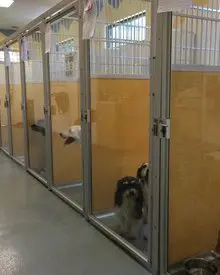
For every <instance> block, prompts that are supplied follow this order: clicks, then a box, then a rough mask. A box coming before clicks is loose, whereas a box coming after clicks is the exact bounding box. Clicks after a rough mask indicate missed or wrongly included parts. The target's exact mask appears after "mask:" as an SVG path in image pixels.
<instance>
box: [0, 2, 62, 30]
mask: <svg viewBox="0 0 220 275" xmlns="http://www.w3.org/2000/svg"><path fill="white" fill-rule="evenodd" d="M60 1H61V0H14V3H13V4H12V5H11V6H10V7H9V8H0V29H12V28H13V27H12V26H17V27H22V26H24V25H26V24H27V23H29V22H30V21H31V20H33V19H34V18H36V17H38V16H39V15H41V14H42V13H43V12H45V11H46V10H48V9H50V8H51V7H52V6H54V5H56V4H57V3H58V2H60Z"/></svg>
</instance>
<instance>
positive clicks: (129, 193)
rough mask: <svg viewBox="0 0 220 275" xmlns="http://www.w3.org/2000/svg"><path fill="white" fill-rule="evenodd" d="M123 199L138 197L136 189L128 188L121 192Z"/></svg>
mask: <svg viewBox="0 0 220 275" xmlns="http://www.w3.org/2000/svg"><path fill="white" fill-rule="evenodd" d="M123 197H124V199H128V200H136V199H137V197H138V191H137V190H136V189H135V188H129V189H128V190H126V191H125V192H124V194H123Z"/></svg>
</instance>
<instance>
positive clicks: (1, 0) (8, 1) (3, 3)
mask: <svg viewBox="0 0 220 275" xmlns="http://www.w3.org/2000/svg"><path fill="white" fill-rule="evenodd" d="M13 3H14V0H0V7H1V8H8V7H10V6H11V5H12V4H13Z"/></svg>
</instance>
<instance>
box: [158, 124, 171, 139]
mask: <svg viewBox="0 0 220 275" xmlns="http://www.w3.org/2000/svg"><path fill="white" fill-rule="evenodd" d="M159 135H160V138H165V139H170V119H161V120H160V121H159Z"/></svg>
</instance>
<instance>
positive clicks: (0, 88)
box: [0, 49, 10, 153]
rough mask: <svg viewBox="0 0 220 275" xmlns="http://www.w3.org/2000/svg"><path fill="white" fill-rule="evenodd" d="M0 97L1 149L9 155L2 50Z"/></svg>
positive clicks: (6, 100) (7, 101)
mask: <svg viewBox="0 0 220 275" xmlns="http://www.w3.org/2000/svg"><path fill="white" fill-rule="evenodd" d="M0 54H1V56H0V58H1V62H0V70H1V71H0V73H1V78H0V81H1V83H0V97H1V147H2V149H3V150H4V151H5V152H7V153H9V144H10V142H9V126H8V125H9V120H8V107H9V98H8V93H7V87H6V78H5V70H6V68H5V55H4V50H3V49H2V50H1V51H0Z"/></svg>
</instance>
